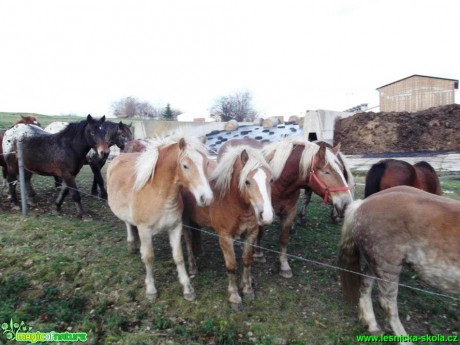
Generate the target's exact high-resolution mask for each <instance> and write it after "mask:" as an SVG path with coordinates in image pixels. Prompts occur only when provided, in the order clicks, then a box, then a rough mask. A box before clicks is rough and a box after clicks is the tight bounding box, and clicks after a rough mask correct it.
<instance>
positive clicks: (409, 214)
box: [353, 186, 460, 292]
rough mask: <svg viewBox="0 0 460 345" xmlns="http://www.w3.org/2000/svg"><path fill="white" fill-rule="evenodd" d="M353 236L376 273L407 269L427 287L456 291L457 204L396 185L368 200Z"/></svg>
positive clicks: (459, 272) (459, 284)
mask: <svg viewBox="0 0 460 345" xmlns="http://www.w3.org/2000/svg"><path fill="white" fill-rule="evenodd" d="M353 222H354V229H353V236H354V239H355V241H356V243H357V244H358V246H359V247H360V250H361V251H362V253H363V255H364V257H365V258H366V261H367V262H369V263H371V265H374V266H375V267H372V269H373V271H375V272H389V273H390V274H392V273H394V272H399V270H400V267H401V265H402V264H403V263H407V264H409V265H411V266H412V267H413V268H414V269H415V270H416V271H417V272H418V273H419V274H420V276H421V278H422V279H423V280H425V281H426V282H427V283H429V284H431V285H433V286H436V287H439V288H442V289H444V290H446V291H454V292H460V202H458V201H455V200H452V199H448V198H444V197H441V196H436V195H433V194H430V193H427V192H424V191H421V190H419V189H416V188H412V187H406V186H399V187H393V188H390V189H387V190H385V191H382V192H380V193H377V194H375V195H374V196H372V198H368V199H366V200H365V201H364V202H363V203H362V204H361V206H360V207H359V209H358V211H357V212H356V215H355V218H354V220H353Z"/></svg>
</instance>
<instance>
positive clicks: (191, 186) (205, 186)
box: [107, 134, 213, 301]
mask: <svg viewBox="0 0 460 345" xmlns="http://www.w3.org/2000/svg"><path fill="white" fill-rule="evenodd" d="M207 160H208V159H207V155H206V149H205V147H204V145H203V144H202V142H200V141H199V140H198V139H196V138H192V137H187V136H183V135H180V134H176V135H174V136H168V137H165V138H157V139H155V140H152V141H151V142H150V145H149V146H148V148H147V150H146V151H145V152H142V153H125V154H122V155H120V156H118V157H116V158H114V159H113V160H112V162H111V163H110V164H109V167H108V170H107V191H108V203H109V206H110V209H111V210H112V212H113V213H114V214H115V215H116V216H117V217H118V218H119V219H121V220H122V221H124V222H125V224H126V229H127V234H128V247H129V248H130V249H136V247H137V246H138V245H139V241H140V253H141V257H142V261H143V263H144V264H145V269H146V278H145V284H146V296H147V298H149V299H151V300H154V299H155V298H156V296H157V290H156V288H155V282H154V278H153V272H152V266H153V261H154V253H153V245H152V236H153V235H155V234H158V233H161V232H165V231H167V232H168V234H169V242H170V245H171V248H172V253H173V259H174V262H175V263H176V266H177V271H178V275H179V281H180V283H181V284H182V286H183V294H184V298H185V299H186V300H190V301H191V300H193V299H195V291H194V289H193V287H192V285H191V283H190V279H189V277H188V275H187V271H186V269H185V265H184V257H183V253H182V246H181V234H182V214H183V201H182V197H181V193H180V192H181V190H182V189H186V190H189V191H190V192H191V194H192V195H193V198H194V200H195V201H196V203H197V204H198V205H199V206H202V207H204V206H208V205H209V204H210V203H211V202H212V200H213V193H212V190H211V188H210V186H209V182H208V177H207V175H206V165H207Z"/></svg>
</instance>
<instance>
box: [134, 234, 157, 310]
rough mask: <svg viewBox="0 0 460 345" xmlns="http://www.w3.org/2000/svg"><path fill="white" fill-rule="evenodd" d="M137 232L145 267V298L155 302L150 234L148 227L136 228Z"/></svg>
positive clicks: (155, 292)
mask: <svg viewBox="0 0 460 345" xmlns="http://www.w3.org/2000/svg"><path fill="white" fill-rule="evenodd" d="M138 230H139V239H140V241H141V258H142V262H143V263H144V265H145V272H146V274H145V285H146V292H145V296H146V297H147V298H148V299H149V300H151V301H155V299H156V298H157V289H156V288H155V280H154V279H153V262H154V253H153V245H152V234H151V232H150V229H149V228H148V227H144V226H142V227H140V226H139V227H138Z"/></svg>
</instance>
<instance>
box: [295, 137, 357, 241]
mask: <svg viewBox="0 0 460 345" xmlns="http://www.w3.org/2000/svg"><path fill="white" fill-rule="evenodd" d="M316 143H317V144H318V145H320V144H322V143H324V145H326V147H327V148H328V149H329V150H331V151H332V153H334V154H335V155H336V156H337V159H338V162H337V163H338V164H339V166H340V169H341V170H342V173H343V176H344V177H345V180H346V181H347V184H348V186H349V187H350V188H351V191H352V194H353V187H354V184H355V183H354V178H353V174H352V173H351V170H350V167H349V166H348V163H347V160H346V159H345V156H344V155H343V154H342V153H341V152H340V144H338V145H337V146H335V147H332V146H331V145H329V144H328V143H326V142H316ZM312 194H313V191H312V190H311V189H308V188H307V189H305V191H304V194H303V198H302V197H301V200H302V206H301V209H300V212H299V214H298V218H297V222H298V223H299V225H302V226H305V225H306V221H305V219H306V218H307V206H308V204H309V203H310V201H311V196H312ZM340 218H341V217H339V215H338V213H337V210H336V209H335V207H331V220H332V222H333V223H335V224H337V223H338V222H339V221H340ZM293 231H295V230H294V228H293V229H291V234H292V232H293Z"/></svg>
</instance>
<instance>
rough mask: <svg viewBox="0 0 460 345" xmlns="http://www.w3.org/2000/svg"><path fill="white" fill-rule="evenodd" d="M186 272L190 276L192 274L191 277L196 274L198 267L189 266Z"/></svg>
mask: <svg viewBox="0 0 460 345" xmlns="http://www.w3.org/2000/svg"><path fill="white" fill-rule="evenodd" d="M188 274H189V276H191V277H192V276H193V277H194V276H196V275H197V274H198V268H196V267H195V268H189V270H188Z"/></svg>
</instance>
